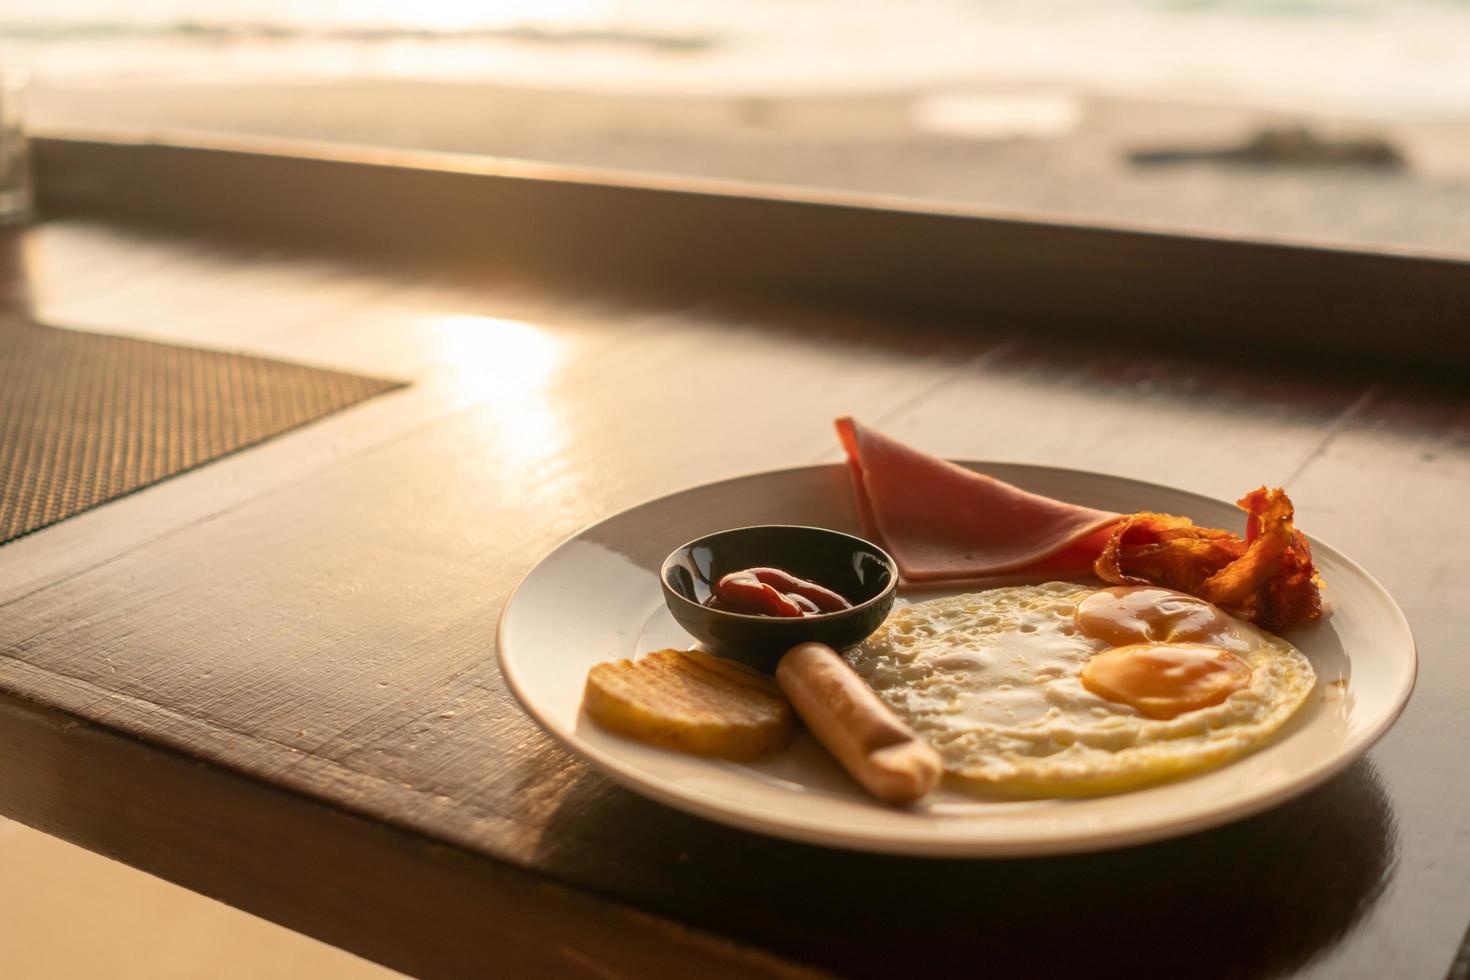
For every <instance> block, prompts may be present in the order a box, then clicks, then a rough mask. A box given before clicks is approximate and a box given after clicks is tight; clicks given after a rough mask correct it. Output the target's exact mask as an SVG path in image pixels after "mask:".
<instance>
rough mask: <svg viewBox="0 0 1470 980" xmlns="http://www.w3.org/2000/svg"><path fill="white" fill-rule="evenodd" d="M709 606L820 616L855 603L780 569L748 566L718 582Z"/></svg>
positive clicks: (763, 613)
mask: <svg viewBox="0 0 1470 980" xmlns="http://www.w3.org/2000/svg"><path fill="white" fill-rule="evenodd" d="M705 605H707V606H709V607H710V608H712V609H723V610H724V611H725V612H733V613H746V614H747V615H751V616H787V617H795V616H820V615H821V614H822V613H829V612H838V611H839V610H842V609H851V608H852V603H850V602H848V601H847V600H846V599H844V598H842V596H840V595H838V594H837V593H836V592H833V591H832V590H831V589H828V588H825V587H824V586H820V585H818V584H817V583H815V582H808V581H807V580H806V579H803V578H797V577H796V576H795V575H792V574H791V573H790V572H783V571H781V569H779V568H746V569H743V570H741V571H738V572H731V573H730V574H729V575H726V576H724V577H723V578H721V579H720V580H719V581H718V582H716V583H715V591H714V595H712V596H710V597H709V599H708V601H706V602H705Z"/></svg>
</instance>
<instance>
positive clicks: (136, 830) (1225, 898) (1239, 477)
mask: <svg viewBox="0 0 1470 980" xmlns="http://www.w3.org/2000/svg"><path fill="white" fill-rule="evenodd" d="M7 242H8V246H7V251H6V253H5V258H4V259H3V261H0V267H3V268H4V269H5V270H6V276H7V279H6V282H7V288H6V290H5V291H4V292H5V294H6V295H9V296H10V297H11V301H12V303H14V304H20V303H22V302H28V303H29V304H30V305H31V307H32V309H33V310H34V312H35V315H37V316H38V317H39V318H40V319H42V320H44V321H46V322H50V323H54V324H59V325H68V326H75V327H79V328H84V329H91V330H107V331H118V332H124V333H129V334H135V335H139V336H146V337H151V338H157V339H163V340H169V341H173V342H180V343H191V344H199V345H205V346H215V347H225V348H232V349H242V350H247V351H250V352H253V353H260V354H266V355H273V356H278V357H282V358H288V359H292V360H297V361H303V362H309V363H315V364H322V365H326V366H331V367H337V368H343V369H348V370H354V371H361V372H365V373H370V374H375V375H380V376H385V377H392V378H401V379H403V380H407V381H411V382H413V384H412V385H411V386H410V387H409V388H407V389H404V390H403V391H401V392H398V393H394V394H390V395H388V396H385V397H382V398H378V399H375V400H373V401H371V402H368V403H366V404H363V405H360V406H357V407H355V408H352V409H350V410H348V411H346V412H343V413H341V414H340V415H337V416H333V417H331V418H329V419H326V420H323V421H322V422H319V423H317V424H314V425H312V426H309V427H307V428H305V429H303V430H301V431H298V432H295V433H291V434H289V435H287V436H285V437H282V438H279V439H276V440H273V441H272V442H270V443H268V444H266V445H264V446H262V447H259V448H257V449H253V450H250V451H248V452H245V453H242V454H239V455H236V456H233V457H230V458H227V459H224V460H221V461H219V462H216V463H213V464H211V465H209V466H206V467H204V468H202V469H201V470H198V471H196V472H193V473H189V474H185V475H183V476H181V477H178V478H175V479H172V480H169V481H167V482H166V483H164V484H161V485H159V486H157V487H154V488H152V489H150V490H147V491H145V492H143V493H140V494H136V495H134V496H131V497H128V498H125V499H123V500H119V501H116V502H114V503H112V504H109V505H106V506H104V507H102V508H100V509H98V510H95V511H92V512H89V513H86V514H83V515H81V516H79V517H76V518H73V519H71V520H68V521H65V522H63V523H61V524H59V525H56V526H54V527H52V528H50V529H47V530H45V531H42V532H40V533H37V534H34V535H31V536H29V537H27V538H23V539H20V540H18V541H16V542H13V543H12V544H10V545H7V546H5V547H4V548H0V690H3V692H4V698H3V699H0V736H3V737H4V738H5V739H7V742H6V743H5V744H6V746H7V747H8V751H6V752H0V810H3V812H6V813H9V814H11V815H13V816H16V817H17V818H19V819H21V820H23V821H26V822H30V823H32V824H34V825H36V826H39V827H41V828H42V829H47V830H49V831H51V832H54V833H58V834H62V835H64V836H68V837H71V838H73V839H76V840H78V841H79V842H80V843H83V844H84V845H86V846H89V847H92V848H94V849H97V850H102V851H104V852H105V853H110V854H114V855H116V856H118V857H121V858H123V859H125V860H129V861H131V862H133V863H137V864H139V865H140V866H143V867H145V868H147V869H149V870H154V871H156V872H157V873H160V874H163V875H165V876H167V877H171V878H174V879H175V880H179V881H180V882H181V883H183V884H186V885H188V886H190V887H193V888H196V889H199V890H201V891H205V892H207V893H210V894H213V895H217V896H219V897H222V898H225V899H226V900H227V901H232V902H236V903H238V904H241V905H242V906H244V907H246V908H248V909H249V910H251V911H254V912H257V913H259V914H262V915H266V916H270V917H273V918H276V919H278V920H279V921H282V922H284V923H285V924H287V925H292V926H293V927H296V928H300V929H303V930H305V931H309V932H312V933H313V934H315V935H318V936H320V937H321V938H324V939H327V940H328V941H330V942H334V943H337V944H338V945H343V946H347V947H348V948H351V949H353V950H355V951H358V952H361V953H363V954H364V955H368V956H371V957H374V958H376V959H379V960H381V961H383V962H385V963H387V964H388V965H391V966H395V967H397V968H400V969H405V970H408V971H411V972H419V973H425V974H437V975H452V974H460V975H463V971H466V970H480V971H483V972H485V973H487V974H488V973H491V972H493V971H495V970H506V969H509V970H511V971H512V972H518V973H530V972H542V973H544V974H545V975H569V974H573V975H574V974H577V973H581V974H583V975H587V976H607V975H617V974H620V973H621V972H624V971H631V970H645V971H646V970H649V969H657V968H659V967H660V966H661V965H662V966H664V967H667V968H668V969H669V970H691V969H695V968H700V969H704V970H705V971H706V972H707V973H708V975H711V976H714V975H740V974H745V973H762V972H773V971H774V972H794V971H799V970H802V969H807V968H811V969H817V970H830V971H834V972H840V973H856V974H865V973H874V974H879V973H898V972H900V971H903V972H907V971H908V970H910V969H925V970H930V971H933V972H936V973H939V972H961V971H963V972H971V971H974V970H977V969H978V970H981V972H994V973H995V974H996V975H1025V974H1026V973H1028V972H1040V971H1044V970H1050V969H1056V970H1063V969H1064V970H1069V971H1070V970H1077V971H1085V970H1091V971H1092V972H1093V973H1095V974H1103V975H1107V974H1111V973H1117V972H1122V971H1124V969H1125V968H1126V966H1127V964H1130V963H1132V964H1135V965H1147V964H1150V963H1152V964H1153V965H1155V966H1157V967H1160V968H1165V969H1167V970H1171V971H1184V970H1188V969H1195V970H1198V971H1199V972H1200V973H1201V974H1202V975H1210V974H1213V973H1223V974H1227V975H1261V974H1302V975H1322V976H1361V977H1378V976H1384V975H1400V976H1416V977H1417V976H1426V977H1437V976H1442V975H1444V974H1445V973H1446V971H1448V970H1449V969H1450V964H1451V961H1452V959H1453V958H1454V956H1455V953H1456V950H1457V948H1458V947H1459V945H1460V943H1461V940H1462V937H1463V936H1464V934H1465V930H1466V925H1467V922H1470V846H1467V845H1470V770H1467V769H1466V767H1465V766H1464V764H1463V760H1462V759H1461V755H1462V752H1461V751H1460V749H1459V748H1458V741H1459V740H1460V739H1461V738H1462V737H1463V734H1464V732H1465V731H1467V730H1470V666H1467V661H1466V659H1465V656H1464V651H1463V650H1462V647H1463V644H1464V639H1465V637H1466V636H1467V635H1470V614H1467V612H1466V610H1467V609H1470V557H1467V555H1470V552H1467V551H1466V549H1465V548H1464V547H1463V546H1462V545H1461V543H1460V542H1461V539H1462V538H1463V537H1464V536H1465V533H1466V525H1465V516H1464V504H1465V502H1466V500H1470V398H1467V397H1466V395H1465V394H1464V393H1463V392H1461V391H1455V390H1451V389H1448V388H1445V387H1443V386H1441V387H1428V386H1426V385H1425V384H1423V383H1420V382H1416V381H1414V380H1413V379H1411V378H1405V377H1398V376H1391V375H1388V374H1386V373H1379V372H1375V371H1374V370H1373V369H1371V367H1370V368H1367V369H1364V370H1362V371H1360V372H1359V373H1356V374H1352V373H1349V374H1341V373H1332V372H1328V371H1325V370H1322V369H1321V368H1319V367H1316V366H1314V365H1313V364H1312V363H1311V362H1310V361H1306V360H1304V361H1300V362H1295V363H1292V362H1287V361H1283V360H1281V359H1280V358H1273V359H1271V360H1269V361H1266V360H1261V361H1253V360H1252V359H1251V357H1250V354H1249V351H1242V350H1238V349H1237V350H1225V349H1223V348H1222V349H1221V351H1220V352H1219V356H1218V357H1200V356H1197V355H1191V356H1190V357H1188V358H1177V359H1174V358H1171V357H1169V356H1167V353H1166V352H1163V351H1160V350H1159V349H1157V347H1154V348H1150V347H1147V346H1143V345H1133V344H1129V343H1117V342H1109V339H1108V338H1100V342H1099V343H1098V344H1097V345H1094V346H1087V345H1081V344H1078V343H1077V342H1075V341H1060V340H1057V339H1054V338H1052V337H1049V336H1047V335H1046V334H1045V333H1044V332H1042V331H1040V330H1039V329H1037V328H1035V327H1034V326H1033V327H1032V328H1031V329H1030V330H1029V331H1028V333H1027V335H1022V334H1021V333H1020V332H1018V331H1015V330H1011V329H1008V328H1007V326H1006V324H1004V323H1000V322H997V323H967V324H954V323H950V324H946V325H938V324H926V323H923V322H921V321H918V320H913V321H895V320H894V319H893V318H891V317H890V318H883V319H878V318H874V317H868V316H864V315H862V314H861V313H855V312H852V311H840V310H837V309H818V308H798V307H795V306H782V305H777V304H775V303H774V302H765V301H761V300H759V299H758V298H751V297H744V298H740V299H738V300H737V301H731V299H730V298H728V297H723V298H719V299H720V301H719V302H715V301H714V299H713V298H712V299H711V301H709V302H705V301H702V300H701V301H695V302H688V303H681V304H679V305H670V304H668V303H663V304H654V303H652V302H649V303H642V302H639V301H638V300H637V298H636V297H630V296H628V295H617V296H613V295H611V294H609V295H608V296H607V297H605V298H603V299H599V298H598V297H597V296H596V295H588V294H587V293H586V292H580V293H577V294H576V298H574V299H573V298H568V297H569V296H570V295H572V294H571V293H570V292H568V291H565V290H562V289H560V288H558V284H556V283H548V282H537V281H530V280H516V279H511V278H506V277H503V276H497V275H496V273H495V270H493V269H486V268H480V267H478V266H477V265H476V263H475V262H474V261H473V260H472V259H471V258H467V259H466V260H465V262H464V263H463V264H460V265H454V266H448V267H427V266H426V267H422V268H414V269H409V268H403V267H396V266H390V265H384V264H382V263H377V262H374V261H372V259H371V258H370V257H362V256H350V255H345V254H344V255H323V254H304V253H294V252H291V251H289V250H284V249H268V248H265V247H262V246H260V245H251V246H246V245H240V244H231V243H229V242H226V241H220V240H211V239H202V238H193V237H190V236H186V235H173V234H169V233H167V232H162V231H148V232H144V231H138V230H129V229H126V228H120V227H110V226H105V225H99V224H89V223H86V222H80V221H66V222H52V223H48V224H43V225H41V226H39V227H36V228H34V229H32V230H30V231H29V232H26V233H24V234H21V235H12V236H11V237H10V238H9V239H7ZM849 412H850V413H853V414H856V415H857V416H858V417H860V418H861V419H863V420H864V421H865V422H868V423H869V424H872V425H874V426H877V427H880V428H882V429H883V430H884V431H887V432H889V433H891V434H892V435H894V436H896V437H898V438H901V439H905V440H908V441H911V442H913V443H915V444H917V445H919V446H922V447H923V448H925V449H928V450H930V451H933V452H936V453H940V454H944V455H950V456H959V457H970V458H978V459H986V458H993V459H1001V460H1015V461H1024V462H1039V463H1049V464H1056V465H1063V466H1071V467H1079V468H1088V469H1098V470H1103V471H1107V472H1112V473H1119V474H1125V475H1128V476H1132V477H1136V478H1140V479H1144V480H1153V481H1157V482H1162V483H1168V484H1171V485H1175V486H1179V487H1182V488H1185V489H1189V490H1194V491H1198V492H1202V493H1206V494H1210V495H1212V496H1216V497H1222V498H1227V499H1234V498H1235V497H1236V496H1237V495H1238V494H1239V493H1241V492H1242V491H1244V490H1246V489H1249V488H1250V487H1254V486H1256V485H1258V484H1260V483H1262V482H1266V483H1272V484H1275V483H1285V484H1286V485H1287V487H1288V488H1289V490H1290V491H1291V493H1292V496H1293V498H1294V499H1295V500H1296V502H1297V506H1298V511H1299V514H1300V515H1301V521H1302V523H1303V525H1304V526H1305V527H1306V528H1307V529H1308V530H1309V531H1310V532H1312V533H1313V534H1316V535H1318V536H1320V537H1322V538H1325V539H1326V540H1328V541H1330V542H1332V543H1333V544H1334V545H1335V546H1337V547H1339V548H1340V549H1342V550H1343V551H1345V552H1346V553H1347V554H1349V555H1351V556H1352V557H1354V558H1355V559H1356V560H1358V561H1359V562H1360V563H1362V564H1364V565H1365V566H1366V567H1367V568H1368V569H1369V571H1370V572H1372V573H1373V574H1374V575H1375V576H1377V577H1378V578H1379V579H1380V580H1381V581H1382V582H1383V583H1384V584H1385V585H1386V586H1387V587H1388V588H1389V590H1390V591H1391V592H1393V594H1394V595H1395V596H1396V597H1397V599H1398V601H1399V602H1400V604H1401V605H1402V606H1403V607H1404V610H1405V612H1406V613H1407V614H1408V616H1409V618H1410V621H1411V623H1412V624H1413V627H1414V630H1415V634H1416V637H1417V640H1418V642H1419V647H1420V655H1421V658H1422V661H1421V671H1420V678H1419V686H1418V690H1417V692H1416V694H1415V696H1414V699H1413V701H1412V702H1411V704H1410V706H1409V708H1408V710H1407V712H1406V713H1405V715H1404V716H1403V718H1402V720H1401V721H1400V722H1399V723H1398V725H1397V726H1396V727H1395V729H1394V730H1393V731H1392V732H1391V733H1390V734H1389V735H1388V736H1387V737H1386V738H1385V740H1384V741H1383V742H1382V743H1380V745H1379V746H1378V747H1376V748H1375V749H1374V750H1373V751H1372V752H1371V753H1370V754H1369V756H1368V757H1367V759H1366V760H1365V761H1363V762H1360V763H1359V764H1357V765H1355V766H1354V767H1353V768H1351V769H1350V770H1349V771H1348V772H1346V773H1345V774H1344V775H1342V776H1341V777H1339V778H1337V779H1335V780H1334V781H1333V782H1331V783H1330V784H1328V785H1327V786H1324V787H1322V788H1321V789H1319V790H1316V791H1314V792H1313V793H1311V794H1309V795H1308V796H1306V797H1304V798H1302V799H1300V800H1298V801H1296V802H1293V803H1291V804H1288V805H1286V806H1284V807H1281V808H1278V809H1277V810H1274V811H1271V812H1269V813H1267V814H1264V815H1262V816H1260V817H1257V818H1253V819H1252V820H1249V821H1246V822H1245V823H1243V824H1238V825H1235V826H1233V827H1228V828H1223V829H1221V830H1218V831H1213V832H1209V833H1205V834H1201V835H1197V836H1194V837H1191V838H1187V839H1184V840H1181V841H1176V842H1170V843H1165V844H1160V845H1155V846H1150V847H1144V848H1138V849H1133V850H1129V851H1123V852H1116V853H1112V854H1105V855H1097V856H1084V857H1077V858H1066V859H1048V860H1037V861H1024V862H928V861H912V860H897V859H884V858H877V857H869V856H859V855H850V854H842V853H838V852H829V851H823V850H819V849H813V848H806V847H800V846H797V845H789V844H784V843H779V842H773V841H768V840H764V839H761V838H757V837H754V836H750V835H746V834H743V833H738V832H735V831H730V830H725V829H723V828H719V827H716V826H714V825H711V824H707V823H704V822H702V821H699V820H697V819H695V818H692V817H686V816H683V815H680V814H677V813H675V812H673V811H670V810H667V809H665V808H662V807H660V806H657V805H655V804H652V803H648V802H645V801H643V800H641V799H640V798H638V797H636V796H634V795H632V794H630V793H628V792H626V791H624V790H622V789H620V788H617V787H615V786H614V785H612V784H611V783H610V782H609V781H608V780H606V779H604V778H603V777H601V776H600V775H598V774H596V773H595V772H592V771H590V770H589V769H588V768H587V767H586V766H584V765H582V764H581V763H580V762H578V761H577V760H575V759H574V758H572V757H570V756H568V755H567V754H566V753H565V752H564V751H562V750H561V749H560V748H558V747H557V746H556V745H555V744H554V743H553V742H552V740H551V739H550V738H549V737H547V736H545V735H544V734H542V733H541V732H540V730H539V729H538V728H537V727H536V726H535V725H534V724H533V723H532V722H531V721H530V720H529V719H528V718H527V717H526V716H525V715H524V714H523V713H522V712H521V711H520V709H519V708H518V706H517V705H516V704H515V702H514V699H513V698H512V697H511V696H510V694H509V693H508V691H507V690H506V688H505V686H504V684H503V682H502V681H501V679H500V677H499V675H498V672H497V669H496V665H495V657H494V654H495V650H494V628H495V622H496V617H497V616H498V614H499V611H500V607H501V605H502V603H503V602H504V600H505V598H506V596H507V595H508V593H509V591H510V589H511V588H512V587H513V586H514V584H515V582H516V581H517V580H518V579H519V578H520V576H521V575H523V574H524V573H525V571H526V570H527V569H529V568H530V567H531V565H533V564H534V563H535V561H536V560H537V559H538V558H539V557H540V556H541V555H542V554H543V553H544V552H546V551H547V550H548V549H549V548H551V547H552V546H553V545H554V544H556V543H557V542H558V541H559V540H561V539H562V538H563V537H565V536H566V535H567V534H569V533H570V532H572V531H574V530H576V529H577V528H579V527H581V526H583V525H585V524H587V523H589V522H591V521H594V520H596V519H598V518H600V517H603V516H606V515H608V514H611V513H614V512H616V511H618V510H620V509H622V508H624V507H627V506H630V505H632V504H635V503H638V502H640V501H642V500H644V499H647V498H649V497H652V496H657V495H660V494H663V493H666V492H670V491H673V490H677V489H679V488H682V487H686V486H689V485H692V484H697V483H701V482H705V481H708V480H714V479H718V478H721V477H726V476H731V475H735V474H739V473H744V472H749V471H752V470H758V469H764V468H770V467H780V466H789V465H794V464H798V463H806V462H813V461H821V460H835V459H837V458H838V453H837V450H836V445H835V442H834V439H833V436H832V433H831V428H830V420H831V419H832V417H833V416H835V415H839V414H844V413H849ZM77 722H82V723H83V724H81V725H78V724H76V723H77ZM128 787H137V790H136V792H129V791H128V789H127V788H128ZM446 882H455V883H462V887H463V888H464V891H463V892H462V893H458V894H449V893H446V891H445V889H446V887H447V886H445V884H444V883H446ZM455 887H456V888H458V887H461V885H460V884H456V885H455ZM596 923H603V925H601V926H597V925H595V924H596ZM553 937H554V938H553ZM1151 957H1152V958H1151Z"/></svg>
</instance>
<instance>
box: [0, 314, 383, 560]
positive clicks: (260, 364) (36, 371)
mask: <svg viewBox="0 0 1470 980" xmlns="http://www.w3.org/2000/svg"><path fill="white" fill-rule="evenodd" d="M398 387H401V385H400V383H399V382H396V381H383V380H380V379H377V378H364V377H360V376H358V375H354V374H343V373H341V372H339V371H326V370H322V369H320V368H313V367H305V366H302V365H299V364H288V363H285V362H283V361H273V360H268V359H266V358H261V357H249V356H246V355H243V354H231V353H225V352H221V351H209V350H197V349H194V348H190V347H177V346H175V345H173V344H161V343H155V342H153V341H147V340H135V339H133V338H130V337H116V336H110V335H107V334H96V333H84V332H81V331H77V330H63V329H59V328H57V327H48V326H44V325H42V324H38V323H32V322H29V321H26V320H22V319H14V318H7V319H0V544H3V543H4V542H6V541H10V540H12V539H14V538H18V537H20V536H21V535H22V534H29V533H30V532H31V531H35V530H37V529H39V528H43V527H45V526H46V525H48V524H54V523H56V522H57V521H60V520H63V519H65V518H67V517H70V516H72V515H73V514H76V513H79V512H80V511H84V510H86V509H87V508H89V507H95V506H97V505H98V504H101V503H106V502H107V501H109V500H112V499H113V498H115V497H120V496H122V495H123V494H126V493H131V492H133V491H134V490H139V489H142V488H143V487H146V486H149V485H150V484H153V483H157V482H158V481H159V480H163V479H167V478H168V477H170V476H173V475H175V474H177V473H182V472H184V471H185V470H188V469H192V468H193V467H195V466H199V465H200V464H202V463H207V462H209V461H210V460H213V459H218V458H219V457H221V456H223V455H225V454H227V453H232V452H234V451H235V450H237V449H243V448H245V447H246V446H251V445H254V444H255V443H258V442H260V441H262V440H264V439H269V438H270V437H271V436H274V435H279V434H280V433H282V432H285V431H286V430H288V429H294V428H295V427H296V426H298V425H303V424H305V423H307V422H310V421H313V420H314V419H319V418H321V417H322V416H324V415H328V414H330V413H332V412H335V411H337V410H338V409H341V408H345V407H347V406H348V405H351V404H353V403H355V402H359V401H362V400H363V399H364V398H371V397H372V396H374V395H377V394H380V393H382V392H385V391H389V390H391V389H393V388H398Z"/></svg>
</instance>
